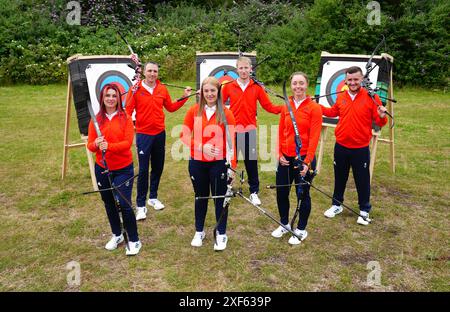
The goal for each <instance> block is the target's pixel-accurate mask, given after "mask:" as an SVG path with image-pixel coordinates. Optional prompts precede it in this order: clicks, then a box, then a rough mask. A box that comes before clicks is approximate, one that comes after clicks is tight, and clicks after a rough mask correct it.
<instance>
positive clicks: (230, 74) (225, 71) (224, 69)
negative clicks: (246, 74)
mask: <svg viewBox="0 0 450 312" xmlns="http://www.w3.org/2000/svg"><path fill="white" fill-rule="evenodd" d="M208 76H214V77H216V78H217V80H219V82H220V83H221V84H224V83H226V82H229V81H232V80H235V79H237V78H238V77H239V75H238V73H237V71H236V67H233V66H228V65H225V66H221V67H218V68H216V69H214V70H213V71H212V72H211V73H210V74H209V75H208Z"/></svg>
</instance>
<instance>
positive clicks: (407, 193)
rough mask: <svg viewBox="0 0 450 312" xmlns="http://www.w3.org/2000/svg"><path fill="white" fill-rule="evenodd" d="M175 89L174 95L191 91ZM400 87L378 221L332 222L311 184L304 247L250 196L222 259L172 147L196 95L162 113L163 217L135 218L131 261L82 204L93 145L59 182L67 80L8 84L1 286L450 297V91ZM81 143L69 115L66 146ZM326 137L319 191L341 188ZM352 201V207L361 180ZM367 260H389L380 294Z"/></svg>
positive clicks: (238, 207) (0, 102)
mask: <svg viewBox="0 0 450 312" xmlns="http://www.w3.org/2000/svg"><path fill="white" fill-rule="evenodd" d="M176 83H177V84H183V85H184V84H186V82H176ZM190 85H192V86H193V85H194V84H193V83H190ZM275 89H276V90H278V91H280V89H279V88H278V89H277V88H275ZM171 92H172V97H173V98H176V97H178V96H180V95H181V93H182V90H179V89H171ZM395 92H396V93H395V97H396V99H397V100H398V104H396V106H395V116H396V120H395V122H396V126H395V139H396V162H397V171H396V173H395V174H392V173H391V172H390V169H389V148H388V145H386V144H379V146H378V152H377V161H376V165H375V173H374V178H373V185H372V204H373V207H374V208H373V213H372V214H371V216H372V217H373V218H374V222H373V223H372V224H371V225H370V226H368V227H362V226H359V225H357V224H356V218H355V216H354V215H353V214H351V213H350V212H349V211H346V210H344V212H343V213H342V214H341V215H340V216H339V217H337V218H335V219H332V220H329V219H326V218H325V217H324V216H323V211H324V210H325V209H326V208H328V207H329V205H330V200H329V199H328V198H327V197H325V196H324V195H322V194H320V193H318V192H316V191H314V190H313V191H312V201H313V203H312V205H313V210H312V213H311V216H310V220H309V225H308V231H309V237H308V239H307V240H306V241H305V242H304V243H302V244H301V245H299V246H296V247H293V246H290V245H289V244H288V243H287V240H288V238H287V237H283V238H282V239H281V240H276V239H274V238H272V237H271V236H270V233H271V231H272V230H273V229H274V228H275V227H276V226H277V225H276V224H275V223H274V222H272V221H271V220H270V219H269V218H267V217H265V216H264V215H262V214H261V213H260V212H259V211H258V210H257V209H256V208H254V207H252V206H250V205H249V204H247V203H245V202H244V201H242V200H241V199H233V200H232V204H231V206H230V214H229V226H228V235H229V244H228V248H227V249H226V250H225V251H224V252H221V253H217V252H214V251H213V241H212V227H213V226H214V219H213V210H212V209H211V208H210V210H209V212H208V217H207V223H206V231H207V239H206V240H205V242H204V246H203V247H202V248H193V247H191V246H190V241H191V239H192V236H193V233H194V197H193V190H192V185H191V183H190V180H189V175H188V173H187V165H188V164H187V161H186V160H182V161H175V160H173V158H172V157H171V154H170V151H171V147H172V144H173V143H174V142H175V141H176V139H177V137H172V136H171V132H172V129H173V128H174V126H175V125H179V124H181V123H182V121H183V117H184V114H185V112H186V110H187V108H188V107H189V106H191V105H192V103H193V100H190V101H189V102H188V103H187V104H186V105H185V106H184V107H183V108H182V109H180V110H179V111H178V112H176V113H173V114H170V113H168V114H166V123H167V134H168V140H167V148H166V153H167V155H166V164H165V170H164V174H163V177H162V182H161V187H160V191H159V193H160V199H161V200H162V201H163V202H164V203H165V204H166V209H164V210H163V211H157V212H155V211H154V210H149V214H148V218H147V220H146V221H144V222H139V224H138V226H139V233H140V237H141V240H142V242H143V248H142V250H141V253H140V254H139V255H138V256H137V257H131V258H130V257H126V256H125V251H124V248H123V247H122V248H119V249H118V250H116V251H113V252H108V251H106V250H105V249H104V244H105V243H106V241H107V240H108V239H109V237H110V232H109V226H108V222H107V218H106V214H105V211H104V207H103V203H102V201H101V199H100V196H99V195H98V194H94V195H89V196H79V193H80V192H82V191H87V190H90V189H91V188H92V185H91V180H90V175H89V170H88V165H87V158H86V152H85V150H84V148H78V149H73V150H71V151H70V153H69V168H68V172H67V177H66V179H65V180H64V181H62V180H61V163H62V152H63V132H64V121H65V107H66V104H65V101H66V86H64V85H50V86H14V87H1V88H0V138H1V139H0V142H1V144H0V161H1V163H2V165H1V166H0V174H1V177H2V179H1V180H0V207H1V214H0V222H1V226H0V236H1V237H2V240H1V241H0V291H73V290H81V291H101V290H106V291H113V290H114V291H121V290H131V291H327V290H332V291H334V290H336V291H361V290H362V291H371V290H377V291H379V290H386V291H439V290H440V291H450V285H449V277H450V276H449V273H450V266H449V260H450V251H449V219H450V218H449V209H448V205H449V203H450V183H449V180H450V179H449V167H450V163H449V160H450V156H449V155H450V122H449V121H450V109H449V108H450V97H449V96H448V94H445V93H443V92H440V91H439V92H438V91H426V90H420V89H403V90H396V91H395ZM259 112H260V113H259V124H260V125H264V124H265V125H269V124H277V123H278V117H277V116H275V115H270V114H268V113H266V112H265V111H263V110H259ZM383 134H384V136H386V134H387V130H386V129H384V130H383ZM79 138H80V136H79V132H78V126H77V121H76V114H75V110H74V108H73V107H72V120H71V129H70V139H71V141H72V142H73V141H79ZM326 142H327V144H326V148H325V158H324V163H323V167H322V171H321V173H320V175H319V176H317V178H316V179H315V185H316V186H318V187H320V188H322V189H323V190H326V191H328V192H332V188H333V187H332V185H333V171H332V157H331V155H332V148H333V144H334V136H333V133H332V131H329V132H328V136H327V141H326ZM135 166H136V170H137V162H136V163H135ZM241 167H242V165H241ZM260 179H261V187H262V190H261V194H260V195H261V198H262V200H263V206H264V207H265V208H266V209H267V211H269V212H270V213H271V214H273V215H274V216H277V215H278V213H277V207H276V200H275V192H274V191H272V190H266V189H264V186H265V185H267V184H271V183H273V182H274V180H275V172H274V171H268V172H262V173H261V176H260ZM244 190H245V192H246V194H248V188H247V186H245V188H244ZM134 191H135V190H134ZM346 195H347V196H346V203H347V204H348V205H350V206H352V207H356V203H357V198H356V191H355V187H354V183H353V180H352V178H350V181H349V184H348V190H347V193H346ZM291 199H292V200H291V203H292V205H293V203H294V197H293V196H292V197H291ZM210 207H212V205H210ZM292 209H293V208H292ZM70 261H77V262H78V263H79V264H80V268H81V285H80V286H79V287H69V286H68V283H67V280H66V279H67V274H68V273H69V270H68V269H66V265H67V263H69V262H70ZM370 261H377V262H378V264H379V267H380V269H381V286H370V285H368V284H367V279H368V274H369V273H371V268H370V266H369V268H368V263H369V262H370ZM370 276H372V275H370Z"/></svg>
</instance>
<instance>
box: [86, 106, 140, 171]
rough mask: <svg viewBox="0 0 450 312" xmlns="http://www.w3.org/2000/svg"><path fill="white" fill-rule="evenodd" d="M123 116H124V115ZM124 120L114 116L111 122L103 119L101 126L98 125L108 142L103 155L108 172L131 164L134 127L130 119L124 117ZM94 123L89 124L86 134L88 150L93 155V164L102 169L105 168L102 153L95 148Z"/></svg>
mask: <svg viewBox="0 0 450 312" xmlns="http://www.w3.org/2000/svg"><path fill="white" fill-rule="evenodd" d="M124 115H125V114H124ZM125 117H127V118H126V120H124V119H123V118H120V117H119V115H118V114H117V115H115V116H114V117H113V118H112V120H109V119H108V118H105V120H104V122H103V124H101V125H100V131H101V132H102V134H103V137H104V138H105V140H106V141H107V142H108V149H107V150H106V153H105V159H106V163H107V164H108V167H109V169H110V170H118V169H122V168H124V167H126V166H128V165H130V164H131V163H132V162H133V155H132V153H131V144H133V138H134V127H133V122H132V121H131V118H130V117H128V116H126V115H125ZM96 138H97V133H96V132H95V128H94V123H93V122H92V120H91V122H90V123H89V132H88V144H87V147H88V149H89V150H90V151H91V152H93V153H95V162H96V163H97V164H98V165H99V166H100V167H102V168H105V166H104V164H103V160H102V151H101V150H100V149H99V148H98V147H97V146H95V142H94V141H95V139H96Z"/></svg>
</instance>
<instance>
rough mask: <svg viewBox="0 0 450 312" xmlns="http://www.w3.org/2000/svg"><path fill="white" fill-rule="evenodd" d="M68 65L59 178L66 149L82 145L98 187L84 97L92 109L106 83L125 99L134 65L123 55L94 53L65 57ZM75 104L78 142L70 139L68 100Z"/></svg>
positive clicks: (65, 164) (64, 169)
mask: <svg viewBox="0 0 450 312" xmlns="http://www.w3.org/2000/svg"><path fill="white" fill-rule="evenodd" d="M67 64H68V67H69V73H68V79H67V97H66V121H65V126H64V150H63V159H62V166H61V179H64V178H65V176H66V173H67V167H68V155H69V151H70V150H71V149H73V148H78V147H83V146H84V148H85V150H86V155H87V159H88V164H89V171H90V175H91V180H92V187H93V189H94V190H96V191H97V190H98V186H97V179H96V178H95V168H94V165H95V161H94V159H93V157H92V153H91V151H90V150H89V149H88V148H87V140H88V128H89V122H90V119H91V118H90V114H89V109H88V107H87V100H88V99H90V100H91V103H92V106H93V109H94V112H95V113H97V112H98V110H99V104H98V102H99V96H100V90H101V88H102V87H103V86H104V85H105V84H107V83H112V84H116V85H117V86H118V87H119V90H120V92H121V93H122V103H125V101H124V100H125V98H126V93H127V92H128V90H129V88H131V86H132V78H133V76H134V69H133V68H130V67H129V65H131V64H133V63H132V61H131V58H130V57H129V56H125V55H98V56H97V55H95V56H83V55H82V54H75V55H73V56H71V57H69V58H68V59H67ZM72 99H73V102H74V104H75V109H76V113H77V119H78V127H79V130H80V135H81V141H82V142H79V141H77V142H70V141H69V133H70V116H71V103H72Z"/></svg>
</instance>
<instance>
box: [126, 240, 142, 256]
mask: <svg viewBox="0 0 450 312" xmlns="http://www.w3.org/2000/svg"><path fill="white" fill-rule="evenodd" d="M141 247H142V244H141V241H137V242H128V248H126V252H125V254H126V255H127V256H135V255H137V254H138V253H139V250H141Z"/></svg>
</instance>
